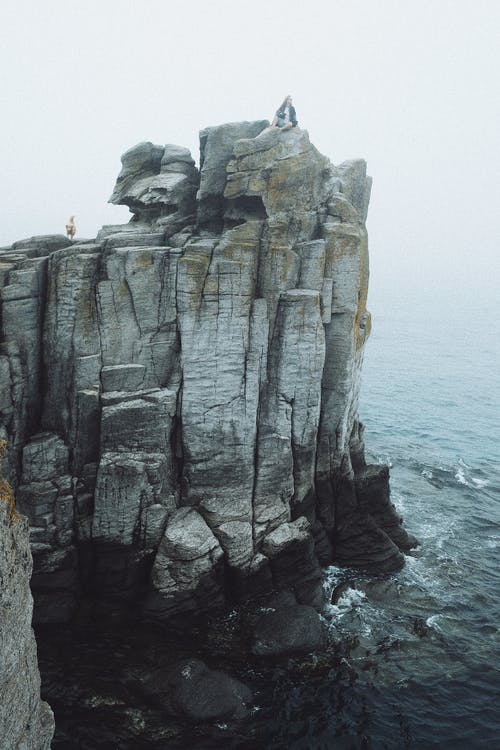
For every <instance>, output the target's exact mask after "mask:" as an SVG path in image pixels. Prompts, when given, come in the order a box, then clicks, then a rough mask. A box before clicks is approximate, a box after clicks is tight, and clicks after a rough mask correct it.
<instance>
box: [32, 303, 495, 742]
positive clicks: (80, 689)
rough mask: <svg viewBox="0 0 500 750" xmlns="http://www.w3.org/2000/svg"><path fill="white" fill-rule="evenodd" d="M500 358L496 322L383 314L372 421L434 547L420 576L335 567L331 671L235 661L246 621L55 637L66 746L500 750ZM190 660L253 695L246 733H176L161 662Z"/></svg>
mask: <svg viewBox="0 0 500 750" xmlns="http://www.w3.org/2000/svg"><path fill="white" fill-rule="evenodd" d="M499 364H500V362H499V354H498V338H497V333H496V331H495V330H494V327H493V326H492V321H491V320H490V319H489V316H487V315H483V314H482V313H476V314H470V311H469V313H467V314H466V313H465V312H462V316H461V317H460V314H458V313H454V314H453V315H452V316H450V315H449V314H448V316H446V315H444V314H443V313H442V312H440V311H439V310H435V311H434V314H431V313H430V312H429V310H425V311H423V312H422V313H421V314H419V313H418V311H417V312H415V311H413V312H412V313H411V315H410V314H405V313H402V312H401V311H396V312H393V313H391V314H389V313H387V314H385V315H384V316H378V317H377V316H375V320H374V331H373V334H372V338H371V340H370V342H369V344H368V346H367V352H366V359H365V367H364V385H363V401H362V404H361V407H360V414H361V417H362V419H363V421H364V422H365V425H366V442H367V448H368V453H369V454H371V459H372V460H374V461H383V462H388V463H389V464H390V466H391V486H392V496H393V500H394V502H395V503H396V505H397V506H398V508H399V509H400V511H401V513H402V514H403V515H404V517H405V521H406V525H407V527H408V529H409V530H410V531H411V532H412V533H414V534H415V535H416V536H417V537H418V538H419V539H420V540H421V542H422V545H421V547H420V548H419V549H418V550H416V552H415V553H414V555H412V556H411V557H409V558H408V561H407V564H406V567H405V569H404V570H403V571H401V572H400V573H398V574H396V575H392V576H389V577H385V578H380V579H373V578H369V577H363V576H360V575H359V574H356V573H353V572H352V571H346V570H340V569H338V568H330V569H329V570H328V571H327V574H326V577H325V588H326V589H327V590H328V591H330V590H331V589H332V587H333V586H335V585H337V584H338V583H340V582H342V581H346V582H349V585H348V587H347V589H346V591H345V593H344V594H343V596H342V597H341V598H340V600H339V601H338V603H337V605H335V606H333V605H332V606H330V607H329V608H328V610H327V611H326V612H325V619H326V621H327V622H328V623H329V625H330V626H331V632H332V634H334V635H335V638H336V639H338V636H339V635H340V636H341V641H342V644H343V645H342V646H341V647H332V648H331V649H330V651H329V652H328V653H327V654H326V655H325V656H324V657H323V658H322V659H319V660H318V659H315V658H313V657H310V658H307V659H305V660H295V661H294V660H291V661H289V662H288V663H276V664H271V665H268V666H263V665H260V664H258V663H256V664H252V663H249V662H247V661H246V659H245V658H244V657H243V656H242V655H241V656H240V657H238V656H237V653H238V651H237V650H236V652H233V653H232V655H230V653H229V646H228V644H229V642H230V640H231V628H232V624H231V617H229V618H227V619H226V620H225V621H224V622H221V623H215V624H212V630H211V634H208V635H207V632H206V631H205V630H200V631H199V632H196V631H195V632H193V633H191V634H189V637H188V636H187V634H185V633H184V634H183V636H182V637H180V636H179V634H175V633H168V632H164V631H159V630H155V629H153V628H149V629H148V628H144V627H141V628H138V627H136V626H134V625H127V624H126V623H125V622H124V621H123V620H121V619H119V618H118V619H117V618H114V619H113V618H111V620H110V621H107V622H105V624H101V625H99V624H96V621H95V620H94V622H92V618H90V620H89V622H90V623H91V624H90V625H89V626H86V625H84V624H81V625H80V626H78V627H76V626H75V627H73V629H68V628H65V629H61V630H59V631H57V630H54V629H51V630H49V631H45V632H44V633H41V634H40V635H41V638H40V647H39V650H40V658H41V664H42V670H43V672H44V685H45V690H46V694H47V698H48V700H49V701H50V702H51V704H52V705H53V707H54V709H55V713H56V721H57V725H58V732H57V736H56V740H55V742H54V745H53V747H54V748H56V749H57V750H65V749H67V748H89V749H90V748H96V749H97V748H124V749H125V748H142V747H144V748H155V749H156V748H157V749H158V750H159V749H160V748H184V747H186V748H188V747H189V748H218V747H227V748H246V747H248V748H250V747H255V748H257V747H258V748H268V749H269V750H278V749H280V750H281V749H284V748H292V749H293V750H306V749H308V750H309V749H311V750H323V749H325V750H326V749H327V748H328V749H330V748H340V749H344V748H346V749H347V748H356V749H357V748H372V749H373V750H378V749H379V748H380V749H383V748H387V749H388V750H392V749H394V750H395V749H396V748H404V749H407V748H408V749H409V748H419V749H420V748H422V749H425V748H450V750H452V749H453V750H460V749H461V748H464V749H465V748H472V749H475V748H478V749H479V748H484V749H485V750H490V749H492V750H493V749H495V748H499V747H500V718H499V717H500V630H499V627H500V624H499V621H500V606H499V591H500V566H499V551H500V467H499V460H498V457H499V455H500V447H499V446H500V395H499V393H500V389H499V388H498V385H499V376H498V372H499ZM234 625H235V627H236V623H235V624H234ZM184 652H185V653H190V654H192V653H193V652H194V653H196V654H197V655H198V656H200V657H201V658H205V659H206V660H207V661H210V658H211V659H212V666H219V667H223V668H226V669H227V671H229V672H231V673H232V674H234V675H235V676H237V677H239V678H240V679H242V680H243V681H244V682H246V684H248V685H250V686H251V687H252V690H253V691H254V693H255V695H256V697H257V700H256V706H255V708H254V710H253V713H252V715H251V716H250V717H249V718H248V719H247V720H246V721H245V722H242V723H241V724H239V725H234V724H225V723H222V722H221V723H217V724H212V725H204V726H190V725H189V724H183V723H182V722H179V723H176V722H175V721H174V720H172V719H171V718H170V719H169V718H168V717H167V716H166V715H165V713H164V712H162V711H161V709H159V708H158V706H155V705H153V704H152V703H151V701H148V700H147V699H146V698H145V695H144V692H143V691H142V690H141V684H142V682H141V681H142V679H143V675H144V674H145V673H147V671H148V669H153V668H155V667H157V666H158V665H161V664H162V663H165V666H168V664H169V663H171V662H172V660H175V659H176V658H178V657H179V656H182V655H183V653H184ZM240 653H241V654H243V649H242V650H241V652H240ZM208 654H212V656H211V657H210V656H208Z"/></svg>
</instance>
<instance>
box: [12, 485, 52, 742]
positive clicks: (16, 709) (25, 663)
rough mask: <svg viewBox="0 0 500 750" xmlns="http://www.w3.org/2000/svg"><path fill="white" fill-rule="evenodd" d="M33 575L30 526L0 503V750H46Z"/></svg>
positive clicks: (48, 727)
mask: <svg viewBox="0 0 500 750" xmlns="http://www.w3.org/2000/svg"><path fill="white" fill-rule="evenodd" d="M0 479H1V474H0ZM31 570H32V560H31V552H30V546H29V535H28V523H27V521H26V519H24V518H23V517H21V516H19V515H17V514H16V515H14V516H12V515H11V513H10V511H9V506H8V504H7V502H5V500H3V499H0V696H1V699H0V746H1V747H2V748H23V749H24V750H49V748H50V743H51V739H52V735H53V733H54V717H53V714H52V711H51V709H50V707H49V706H48V704H47V703H45V702H44V701H41V700H40V674H39V671H38V664H37V652H36V643H35V636H34V634H33V630H32V627H31V615H32V611H33V600H32V597H31V591H30V586H29V581H30V576H31Z"/></svg>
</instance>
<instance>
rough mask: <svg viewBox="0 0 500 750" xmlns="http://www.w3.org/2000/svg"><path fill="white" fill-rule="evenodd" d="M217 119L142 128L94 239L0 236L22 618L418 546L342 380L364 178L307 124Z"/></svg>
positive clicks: (1, 420)
mask: <svg viewBox="0 0 500 750" xmlns="http://www.w3.org/2000/svg"><path fill="white" fill-rule="evenodd" d="M266 124H267V123H265V122H257V123H255V122H252V123H232V124H228V125H222V126H220V127H215V128H207V129H206V130H204V131H202V133H201V160H200V165H201V169H200V171H199V172H198V170H197V169H196V167H195V166H194V162H193V160H192V158H191V155H190V154H189V152H188V151H187V150H186V149H184V148H181V147H179V146H172V145H167V146H155V145H153V144H150V143H146V144H144V143H143V144H139V145H138V146H136V147H135V148H133V149H130V150H129V151H128V152H127V153H126V154H125V155H124V157H123V159H122V162H123V169H122V172H121V173H120V175H119V177H118V180H117V183H116V187H115V189H114V192H113V195H112V197H111V201H112V202H115V203H123V204H125V205H128V206H129V208H130V210H131V212H132V213H133V218H132V219H131V221H130V223H129V224H127V225H124V226H111V227H103V229H102V230H101V231H100V232H99V234H98V236H97V238H96V239H95V240H92V241H83V242H82V241H80V242H72V241H69V240H65V239H64V238H62V237H59V236H55V237H40V238H32V239H31V240H27V241H23V242H21V243H16V244H15V245H13V246H12V247H11V248H4V249H3V250H2V251H0V287H1V302H2V344H1V349H0V378H1V381H2V388H1V390H0V429H1V430H2V431H3V434H4V435H6V436H8V438H9V444H10V445H11V451H10V456H9V464H10V479H11V481H12V483H14V484H15V485H16V487H17V494H18V502H19V506H20V509H21V511H22V512H23V513H25V514H26V515H27V516H28V518H29V521H30V528H31V542H32V551H33V556H34V562H35V571H34V577H33V590H34V593H35V602H36V617H37V619H38V620H39V621H50V620H61V619H65V618H68V617H69V616H70V615H71V612H72V611H73V609H74V607H75V604H76V602H77V600H78V597H79V593H80V590H82V589H83V590H89V589H90V590H92V591H101V592H103V593H106V595H116V596H120V597H129V598H134V600H137V601H140V602H141V606H142V607H143V609H144V613H145V614H146V615H147V616H148V617H155V618H167V617H172V616H175V615H180V614H183V613H190V612H199V611H201V610H204V609H207V608H209V607H213V606H215V605H217V604H219V603H224V602H227V601H232V600H241V599H245V598H248V597H251V596H254V595H257V594H261V593H267V592H270V591H273V590H274V591H291V592H293V595H294V599H295V600H296V601H297V602H298V603H299V604H303V605H312V606H315V607H319V606H321V586H320V575H321V566H322V565H325V564H328V563H330V562H332V561H338V562H341V563H342V564H344V565H348V566H354V567H358V568H365V569H373V570H377V571H390V570H394V569H397V568H399V567H400V566H401V565H402V564H403V555H402V552H401V550H405V549H407V548H409V547H410V546H411V544H412V542H413V540H412V539H411V538H409V537H408V535H407V534H406V532H404V530H403V529H402V527H401V524H400V519H399V518H398V517H397V516H396V515H395V513H394V509H393V507H392V505H391V503H390V500H389V494H388V474H387V472H385V473H384V471H383V470H381V469H380V467H376V468H370V467H367V466H366V464H365V460H364V445H363V428H362V425H361V424H360V423H359V421H358V414H357V410H358V396H359V388H360V373H361V365H362V359H363V347H364V343H365V341H366V339H367V337H368V335H369V332H370V315H369V313H368V312H367V309H366V299H367V290H368V244H367V233H366V228H365V219H366V214H367V208H368V201H369V194H370V185H371V180H370V178H369V177H367V176H366V165H365V163H364V162H363V161H352V162H346V163H344V164H342V165H341V166H339V167H335V166H334V165H332V164H331V163H330V161H329V160H328V159H327V158H326V157H325V156H323V155H321V154H320V153H319V152H318V151H317V150H316V149H315V148H314V146H313V145H312V144H311V143H310V141H309V137H308V134H307V132H306V131H304V130H300V129H298V128H296V129H292V130H290V131H287V132H285V133H283V132H280V131H276V130H264V131H263V132H262V130H263V128H264V127H265V125H266Z"/></svg>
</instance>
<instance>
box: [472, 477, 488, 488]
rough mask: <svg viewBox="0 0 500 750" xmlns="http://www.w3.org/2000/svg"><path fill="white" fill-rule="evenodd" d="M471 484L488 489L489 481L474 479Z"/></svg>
mask: <svg viewBox="0 0 500 750" xmlns="http://www.w3.org/2000/svg"><path fill="white" fill-rule="evenodd" d="M471 482H472V483H473V484H474V485H475V486H476V487H478V488H479V489H481V488H482V487H488V485H489V481H488V480H487V479H478V478H477V477H472V478H471Z"/></svg>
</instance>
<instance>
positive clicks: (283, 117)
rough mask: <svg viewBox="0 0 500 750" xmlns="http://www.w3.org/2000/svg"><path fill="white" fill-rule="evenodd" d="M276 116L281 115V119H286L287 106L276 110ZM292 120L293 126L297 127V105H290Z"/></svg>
mask: <svg viewBox="0 0 500 750" xmlns="http://www.w3.org/2000/svg"><path fill="white" fill-rule="evenodd" d="M276 117H279V118H280V119H281V120H284V119H285V108H284V107H280V108H279V109H278V110H277V112H276ZM290 122H291V123H292V125H293V127H294V128H295V127H297V125H298V122H297V115H296V114H295V107H290Z"/></svg>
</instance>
